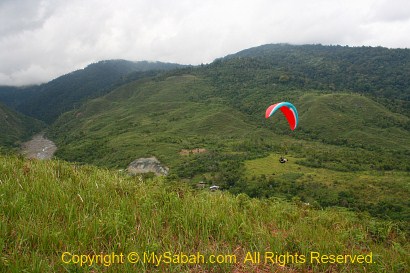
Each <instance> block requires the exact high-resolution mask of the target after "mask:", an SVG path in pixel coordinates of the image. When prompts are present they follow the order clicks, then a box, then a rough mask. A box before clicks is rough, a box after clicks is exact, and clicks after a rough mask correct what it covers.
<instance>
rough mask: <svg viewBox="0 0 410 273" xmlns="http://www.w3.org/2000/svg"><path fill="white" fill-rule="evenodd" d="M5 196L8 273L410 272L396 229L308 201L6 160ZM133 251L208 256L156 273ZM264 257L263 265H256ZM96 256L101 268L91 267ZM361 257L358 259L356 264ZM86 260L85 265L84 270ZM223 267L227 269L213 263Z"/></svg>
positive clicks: (2, 241) (2, 245)
mask: <svg viewBox="0 0 410 273" xmlns="http://www.w3.org/2000/svg"><path fill="white" fill-rule="evenodd" d="M0 192H1V198H0V272H24V271H28V272H119V271H121V272H136V271H137V272H238V273H240V272H276V271H280V272H408V271H409V269H410V260H409V256H408V252H409V251H410V245H409V241H408V240H407V238H406V233H405V232H403V231H402V230H401V229H400V228H399V227H398V226H397V225H395V224H393V223H392V222H389V221H380V220H376V219H373V218H370V217H368V216H366V214H355V213H352V212H348V211H346V210H344V209H341V208H332V209H325V210H316V209H314V208H313V207H312V206H309V205H306V204H303V203H299V202H296V203H288V202H285V201H282V200H280V199H274V198H271V199H263V200H260V199H250V198H249V197H247V196H246V195H237V196H233V195H231V194H229V193H227V192H220V191H217V192H210V191H208V190H192V189H190V187H187V186H186V185H185V184H184V183H181V182H179V181H171V180H168V181H166V180H163V179H154V180H146V179H142V178H141V177H138V176H135V177H131V176H127V175H124V174H122V173H120V172H115V171H107V170H103V169H98V168H96V167H92V166H82V167H79V166H76V165H72V164H69V163H65V162H62V161H43V162H41V161H36V160H32V161H27V160H23V159H18V158H13V157H0ZM133 252H136V253H138V254H139V255H140V257H141V259H143V257H144V252H145V254H146V255H151V254H152V253H155V254H157V255H160V254H164V253H165V255H175V254H178V253H181V252H183V253H184V254H185V255H191V254H192V255H198V254H197V253H198V252H199V255H203V258H201V257H200V256H190V257H191V260H190V261H191V263H186V259H185V260H184V258H182V259H180V260H179V262H178V260H177V259H175V260H173V261H174V262H173V263H166V262H167V261H168V262H169V260H168V259H166V258H165V259H164V260H163V262H162V263H159V264H158V265H157V266H156V265H154V262H153V261H152V260H151V261H150V262H148V261H147V260H146V261H145V263H144V262H142V261H143V260H140V261H138V262H136V263H135V264H133V263H132V258H135V255H134V254H132V253H133ZM255 252H256V253H260V255H261V260H260V261H258V260H256V259H254V260H253V261H252V260H251V257H253V253H255ZM167 253H168V254H167ZM248 253H250V254H248ZM112 254H115V255H117V258H110V255H112ZM121 254H122V255H123V258H122V259H120V255H121ZM130 254H131V256H129V255H130ZM76 255H84V256H83V257H81V258H80V257H79V256H76ZM87 255H88V257H90V258H91V257H92V256H93V255H94V256H95V255H98V256H99V257H100V258H99V259H100V260H99V262H98V263H95V260H94V262H93V264H92V265H90V264H91V261H90V260H86V257H87ZM133 255H134V256H133ZM211 255H215V256H211ZM296 255H297V258H296ZM318 255H320V257H321V258H322V259H323V260H321V261H322V262H321V263H318V261H319V262H320V260H317V258H315V257H318ZM323 255H328V256H327V258H326V256H323ZM329 255H334V256H333V259H334V260H333V262H331V260H329ZM338 255H340V257H341V258H340V260H338V262H336V260H335V259H336V257H337V256H338ZM355 255H356V256H355ZM358 255H362V258H360V256H358ZM370 255H371V256H370ZM101 257H102V258H103V259H104V261H102V260H101V259H102V258H101ZM104 257H105V258H104ZM111 257H112V256H111ZM172 257H174V256H172ZM180 257H181V256H180ZM195 257H199V258H197V259H196V260H195V259H194V258H195ZM349 257H350V258H349ZM353 257H355V259H357V258H359V260H356V261H355V262H354V263H353V262H350V260H349V259H351V258H353ZM364 257H366V260H365V259H364ZM175 258H177V257H175ZM270 258H271V259H270ZM81 259H83V261H84V263H86V264H83V265H82V266H81V265H80V264H79V261H80V260H81ZM216 259H217V260H218V261H219V263H212V261H215V260H216ZM265 259H266V261H267V263H265ZM345 259H347V260H345ZM121 261H123V262H124V263H118V262H121ZM184 261H185V263H184ZM195 261H196V263H193V262H195ZM272 262H273V263H272ZM359 262H360V263H359ZM104 264H105V265H104Z"/></svg>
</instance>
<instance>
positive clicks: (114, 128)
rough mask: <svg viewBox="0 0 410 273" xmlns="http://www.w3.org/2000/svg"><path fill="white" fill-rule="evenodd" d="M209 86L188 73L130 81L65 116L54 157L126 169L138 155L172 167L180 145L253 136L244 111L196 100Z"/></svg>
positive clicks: (57, 128) (54, 131)
mask: <svg viewBox="0 0 410 273" xmlns="http://www.w3.org/2000/svg"><path fill="white" fill-rule="evenodd" d="M211 88H212V86H210V85H209V84H208V83H207V82H206V81H205V80H204V79H201V78H198V77H195V76H192V75H184V76H173V77H169V78H166V79H163V80H143V81H137V82H133V83H130V84H127V85H124V86H122V87H120V88H118V89H116V90H115V91H113V92H111V93H109V94H108V95H106V96H104V97H101V98H98V99H95V100H92V101H90V102H89V103H86V104H85V105H83V106H82V107H80V108H79V109H77V110H75V111H71V112H68V113H66V114H64V115H63V116H62V117H61V118H59V119H58V120H57V122H56V123H54V124H53V126H52V128H51V132H50V136H51V137H53V139H55V140H56V141H57V145H58V146H59V147H60V149H59V150H58V156H60V157H62V158H65V159H68V160H73V161H80V162H87V163H93V164H97V165H103V166H111V167H113V166H117V167H125V166H126V165H127V164H128V163H129V162H131V161H132V160H134V159H135V158H136V157H143V156H149V155H155V156H157V157H158V158H160V159H161V160H163V161H164V162H165V163H166V164H171V165H173V166H175V164H177V163H178V162H179V158H180V155H179V151H180V150H181V149H193V148H197V146H199V147H201V148H208V149H211V148H215V149H216V148H217V146H218V145H220V144H222V143H223V142H226V141H231V140H232V139H238V138H244V137H246V136H249V135H253V134H254V129H255V128H256V126H255V125H254V124H253V123H252V122H251V120H250V119H249V118H248V117H246V115H244V114H243V113H240V112H238V111H237V110H235V109H233V108H231V107H229V106H227V105H225V104H223V103H222V102H219V101H218V100H217V99H209V100H204V101H203V100H202V99H201V98H200V96H201V95H203V92H205V93H206V92H209V89H211Z"/></svg>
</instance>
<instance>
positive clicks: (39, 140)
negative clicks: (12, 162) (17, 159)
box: [21, 133, 57, 159]
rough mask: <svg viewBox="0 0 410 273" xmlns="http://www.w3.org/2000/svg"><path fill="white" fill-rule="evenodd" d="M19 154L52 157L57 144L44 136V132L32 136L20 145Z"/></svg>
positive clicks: (43, 157) (30, 156)
mask: <svg viewBox="0 0 410 273" xmlns="http://www.w3.org/2000/svg"><path fill="white" fill-rule="evenodd" d="M21 150H22V151H21V154H22V155H24V156H25V157H27V158H35V159H50V158H52V157H53V154H54V152H55V151H56V150H57V146H56V145H55V144H54V142H52V141H51V140H49V139H47V138H45V137H44V133H40V134H38V135H35V136H33V138H32V139H31V140H30V141H27V142H24V143H23V144H22V145H21Z"/></svg>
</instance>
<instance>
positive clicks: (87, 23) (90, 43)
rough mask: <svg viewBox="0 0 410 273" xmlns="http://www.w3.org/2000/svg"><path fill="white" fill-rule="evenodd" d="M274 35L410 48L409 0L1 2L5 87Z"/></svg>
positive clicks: (212, 51) (192, 58) (285, 39)
mask: <svg viewBox="0 0 410 273" xmlns="http://www.w3.org/2000/svg"><path fill="white" fill-rule="evenodd" d="M267 43H292V44H307V43H308V44H312V43H315V44H317V43H321V44H325V45H328V44H333V45H336V44H340V45H350V46H361V45H366V46H367V45H369V46H384V47H390V48H410V1H409V0H249V1H243V0H232V1H230V0H211V1H208V0H174V1H170V0H116V1H113V0H70V1H66V0H0V85H24V84H32V83H41V82H47V81H49V80H51V79H53V78H56V77H58V76H60V75H62V74H65V73H68V72H71V71H73V70H76V69H80V68H84V67H85V66H86V65H87V64H90V63H92V62H96V61H99V60H104V59H127V60H133V61H138V60H149V61H163V62H176V63H181V64H200V63H209V62H212V61H213V60H214V59H215V58H219V57H223V56H225V55H227V54H231V53H235V52H237V51H240V50H242V49H245V48H249V47H254V46H258V45H262V44H267Z"/></svg>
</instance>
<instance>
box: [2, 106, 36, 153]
mask: <svg viewBox="0 0 410 273" xmlns="http://www.w3.org/2000/svg"><path fill="white" fill-rule="evenodd" d="M43 127H44V124H43V123H42V122H40V121H37V120H35V119H33V118H29V117H27V116H24V115H22V114H20V113H17V112H14V111H12V110H10V109H8V108H7V107H6V106H4V105H3V104H1V103H0V132H1V133H0V151H1V150H9V149H12V148H16V147H18V145H19V144H20V143H21V141H23V140H26V139H27V138H29V137H30V136H31V135H32V134H33V133H35V132H38V131H40V130H41V129H42V128H43Z"/></svg>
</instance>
